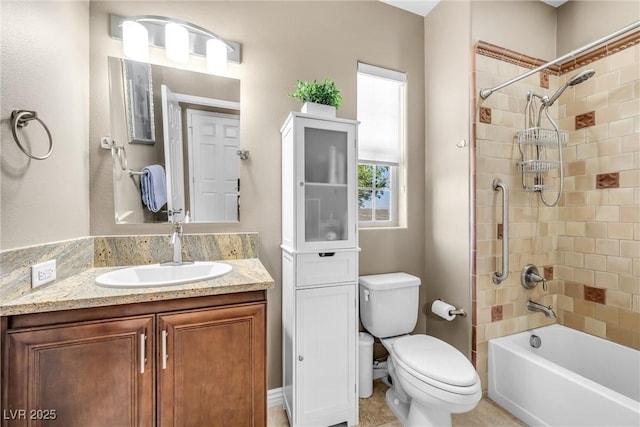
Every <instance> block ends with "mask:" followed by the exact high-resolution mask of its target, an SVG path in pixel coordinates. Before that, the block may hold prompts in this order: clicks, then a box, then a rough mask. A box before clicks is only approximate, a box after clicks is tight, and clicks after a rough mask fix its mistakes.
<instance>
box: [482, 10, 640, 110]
mask: <svg viewBox="0 0 640 427" xmlns="http://www.w3.org/2000/svg"><path fill="white" fill-rule="evenodd" d="M639 27H640V21H636V22H634V23H633V24H630V25H627V26H626V27H624V28H621V29H619V30H618V31H616V32H613V33H611V34H609V35H608V36H605V37H603V38H601V39H599V40H596V41H594V42H591V43H589V44H587V45H584V46H582V47H581V48H579V49H576V50H573V51H571V52H569V53H567V54H566V55H563V56H561V57H559V58H556V59H554V60H553V61H549V62H547V63H546V64H543V65H541V66H539V67H538V68H534V69H533V70H530V71H527V72H526V73H524V74H521V75H519V76H518V77H514V78H513V79H511V80H509V81H506V82H504V83H502V84H499V85H498V86H496V87H492V88H485V89H480V98H482V99H487V98H488V97H489V96H491V94H492V93H493V92H495V91H496V90H500V89H502V88H503V87H506V86H509V85H510V84H512V83H515V82H517V81H520V80H522V79H524V78H527V77H529V76H530V75H532V74H535V73H537V72H538V71H542V70H544V69H545V68H548V67H550V66H552V65H555V64H557V63H558V62H563V61H565V60H567V59H570V58H573V57H575V56H576V55H579V54H581V53H582V52H585V51H587V50H589V49H592V48H594V47H596V46H599V45H601V44H602V43H605V42H608V41H609V40H611V39H614V38H616V37H618V36H621V35H623V34H625V33H628V32H629V31H632V30H635V29H636V28H639Z"/></svg>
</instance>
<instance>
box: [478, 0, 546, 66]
mask: <svg viewBox="0 0 640 427" xmlns="http://www.w3.org/2000/svg"><path fill="white" fill-rule="evenodd" d="M471 39H472V43H476V42H477V41H479V40H482V41H485V42H488V43H492V44H495V45H498V46H501V47H506V48H507V49H511V50H515V51H517V52H523V53H526V54H527V55H529V56H533V57H534V58H540V59H543V60H548V61H549V60H552V59H554V58H555V57H556V49H555V48H556V8H554V7H552V6H549V5H547V4H545V3H543V2H541V1H539V0H515V1H484V0H481V1H471Z"/></svg>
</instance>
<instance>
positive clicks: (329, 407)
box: [295, 285, 357, 425]
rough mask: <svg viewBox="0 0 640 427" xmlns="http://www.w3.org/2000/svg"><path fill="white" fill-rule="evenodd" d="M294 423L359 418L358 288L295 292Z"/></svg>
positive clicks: (335, 422) (354, 421)
mask: <svg viewBox="0 0 640 427" xmlns="http://www.w3.org/2000/svg"><path fill="white" fill-rule="evenodd" d="M296 299H297V310H296V320H297V330H296V347H297V355H296V364H297V365H296V398H297V399H296V409H295V413H296V424H298V425H333V424H338V423H342V422H345V421H346V422H347V423H348V425H354V424H355V423H356V419H357V399H356V393H357V391H356V333H357V330H356V297H355V285H343V286H332V287H324V288H315V289H303V290H298V291H296Z"/></svg>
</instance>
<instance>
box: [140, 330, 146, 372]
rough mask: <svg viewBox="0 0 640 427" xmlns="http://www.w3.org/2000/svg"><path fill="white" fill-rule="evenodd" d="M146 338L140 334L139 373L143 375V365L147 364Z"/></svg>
mask: <svg viewBox="0 0 640 427" xmlns="http://www.w3.org/2000/svg"><path fill="white" fill-rule="evenodd" d="M146 350H147V336H146V335H145V334H140V373H141V374H144V365H146V364H147V354H146V353H147V351H146Z"/></svg>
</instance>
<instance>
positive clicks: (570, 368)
mask: <svg viewBox="0 0 640 427" xmlns="http://www.w3.org/2000/svg"><path fill="white" fill-rule="evenodd" d="M532 335H537V336H538V337H539V338H540V343H541V345H540V347H539V348H534V347H532V346H531V345H530V339H531V336H532ZM489 398H491V399H492V400H493V401H494V402H496V403H498V404H499V405H500V406H502V407H503V408H505V409H506V410H508V411H509V412H511V413H512V414H513V415H515V416H516V417H518V418H520V419H521V420H522V421H524V422H525V423H527V424H528V425H549V426H636V427H637V426H640V352H639V351H637V350H634V349H632V348H629V347H625V346H622V345H619V344H616V343H613V342H610V341H607V340H604V339H601V338H598V337H595V336H592V335H589V334H585V333H583V332H579V331H577V330H574V329H571V328H567V327H565V326H561V325H557V324H555V325H551V326H545V327H542V328H538V329H532V330H530V331H526V332H522V333H519V334H515V335H510V336H506V337H502V338H495V339H492V340H489Z"/></svg>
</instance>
